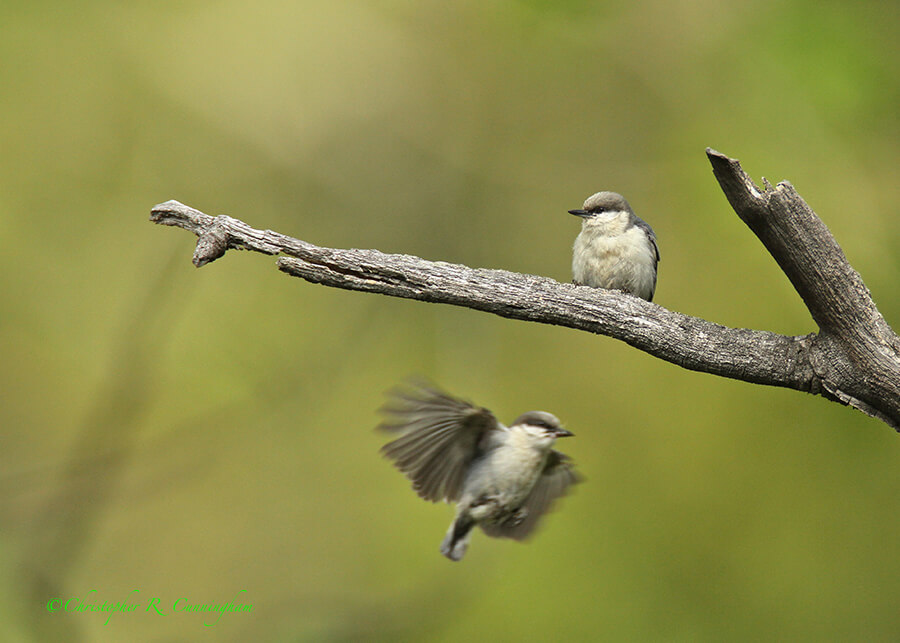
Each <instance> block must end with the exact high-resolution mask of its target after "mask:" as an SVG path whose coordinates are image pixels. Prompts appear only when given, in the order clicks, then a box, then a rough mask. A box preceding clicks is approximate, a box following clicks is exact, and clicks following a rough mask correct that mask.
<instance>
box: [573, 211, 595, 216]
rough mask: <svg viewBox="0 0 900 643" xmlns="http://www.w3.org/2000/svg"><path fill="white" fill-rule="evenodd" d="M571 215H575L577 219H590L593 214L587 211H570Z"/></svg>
mask: <svg viewBox="0 0 900 643" xmlns="http://www.w3.org/2000/svg"><path fill="white" fill-rule="evenodd" d="M569 214H574V215H575V216H576V217H589V216H591V213H590V212H588V211H587V210H569Z"/></svg>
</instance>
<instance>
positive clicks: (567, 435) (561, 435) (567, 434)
mask: <svg viewBox="0 0 900 643" xmlns="http://www.w3.org/2000/svg"><path fill="white" fill-rule="evenodd" d="M554 433H555V434H556V437H558V438H573V437H575V434H574V433H572V432H571V431H566V430H565V429H563V428H562V427H560V428H558V429H556V430H555V431H554Z"/></svg>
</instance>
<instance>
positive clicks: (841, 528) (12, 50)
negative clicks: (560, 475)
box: [0, 0, 900, 641]
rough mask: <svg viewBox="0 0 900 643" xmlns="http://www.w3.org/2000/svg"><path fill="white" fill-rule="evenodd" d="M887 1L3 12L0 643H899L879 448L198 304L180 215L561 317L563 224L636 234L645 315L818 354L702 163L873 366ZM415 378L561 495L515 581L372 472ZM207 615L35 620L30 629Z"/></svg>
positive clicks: (405, 309)
mask: <svg viewBox="0 0 900 643" xmlns="http://www.w3.org/2000/svg"><path fill="white" fill-rule="evenodd" d="M898 13H900V9H898V4H897V3H896V2H863V3H839V2H829V1H826V2H812V1H794V2H749V3H721V2H712V1H707V0H703V1H700V2H660V1H657V2H645V3H633V2H608V3H591V2H586V1H584V0H577V1H570V2H552V3H551V2H542V1H538V0H521V1H512V0H510V1H507V2H489V3H483V2H461V3H445V4H440V3H410V2H400V1H399V0H382V1H378V0H370V1H368V2H366V1H361V2H351V1H346V0H338V1H335V2H328V3H324V2H316V3H312V2H299V3H294V2H277V1H271V2H265V1H264V2H257V3H246V2H187V3H175V2H171V3H149V2H135V3H112V2H86V3H71V2H70V3H64V2H56V3H54V2H30V3H22V2H7V3H4V4H2V5H0V24H2V27H0V31H2V33H3V38H0V59H2V60H3V63H2V65H0V87H2V90H0V113H2V115H3V119H2V121H0V143H2V149H3V155H2V159H0V244H2V252H0V262H2V265H0V288H2V293H3V297H2V300H0V306H2V307H0V357H2V360H3V363H4V364H5V365H6V368H5V369H3V372H2V375H0V378H2V380H0V390H2V391H3V404H2V405H0V426H2V433H0V445H2V449H0V467H2V468H0V470H2V474H0V484H2V490H3V493H2V494H0V498H2V501H0V521H2V522H0V527H2V529H0V573H2V582H0V597H2V599H3V600H2V601H0V638H2V639H4V640H53V641H57V640H73V641H122V640H170V641H181V640H183V641H193V640H203V639H204V638H205V639H208V640H234V641H244V640H261V641H294V640H309V641H324V640H354V641H356V640H391V641H394V640H427V641H457V640H466V639H470V640H590V639H592V640H685V641H698V640H709V641H721V640H729V641H739V640H747V641H758V640H773V639H777V640H792V641H801V640H808V641H822V640H897V639H898V638H900V610H898V609H897V595H898V590H900V555H898V553H897V547H896V544H897V535H898V532H900V493H898V491H900V442H898V436H897V435H896V434H895V433H894V432H892V431H891V430H890V429H888V428H887V427H886V426H885V425H883V424H881V423H879V422H877V421H875V420H871V419H868V418H866V417H864V416H863V415H861V414H859V413H856V412H854V411H851V410H849V409H846V408H843V407H840V406H838V405H836V404H832V403H829V402H826V401H824V400H822V399H821V398H814V397H811V396H804V395H802V394H799V393H795V392H790V391H783V390H775V389H768V388H762V387H755V386H751V385H748V384H743V383H738V382H733V381H727V380H722V379H718V378H714V377H712V376H707V375H700V374H696V373H691V372H687V371H683V370H680V369H678V368H677V367H675V366H672V365H669V364H666V363H663V362H660V361H658V360H655V359H652V358H650V357H649V356H647V355H644V354H642V353H640V352H638V351H635V350H633V349H630V348H629V347H627V346H624V345H622V344H619V343H616V342H614V341H612V340H610V339H607V338H601V337H595V336H590V335H587V334H585V333H578V332H574V331H571V330H565V329H559V328H553V327H542V326H538V325H535V324H526V323H522V322H513V321H509V320H504V319H500V318H495V317H491V316H488V315H485V314H483V313H478V312H474V311H470V310H462V309H455V308H451V307H441V306H434V305H427V304H421V303H417V302H410V301H400V300H393V299H389V298H386V297H379V296H371V295H363V294H358V293H348V292H341V291H335V290H329V289H325V288H321V287H316V286H312V285H309V284H306V283H302V282H300V281H298V280H291V279H288V278H286V277H285V276H283V275H281V274H280V273H278V272H277V271H275V269H274V267H273V264H274V262H273V260H272V259H271V258H266V257H262V256H259V255H249V254H240V253H230V254H229V255H228V256H226V257H225V258H224V259H223V260H221V261H219V262H216V263H215V264H212V265H210V266H208V267H206V268H204V269H203V270H200V271H197V270H196V269H194V268H193V267H192V266H191V265H190V262H189V258H190V253H191V250H192V241H193V239H192V238H191V237H190V235H188V234H186V233H184V232H181V231H177V230H171V229H163V228H160V227H154V226H152V225H150V224H149V223H148V222H147V216H148V213H149V209H150V207H151V206H152V205H154V204H155V203H158V202H161V201H164V200H167V199H170V198H176V199H179V200H181V201H183V202H185V203H188V204H190V205H193V206H195V207H197V208H199V209H201V210H204V211H205V212H208V213H210V214H219V213H227V214H230V215H232V216H235V217H238V218H241V219H243V220H245V221H247V222H248V223H249V224H251V225H253V226H255V227H260V228H271V229H275V230H278V231H280V232H283V233H285V234H290V235H294V236H297V237H300V238H303V239H307V240H309V241H311V242H313V243H318V244H321V245H334V246H338V247H377V248H379V249H381V250H384V251H389V252H404V253H410V254H417V255H420V256H423V257H426V258H429V259H440V260H446V261H454V262H461V263H465V264H467V265H471V266H483V267H496V268H506V269H509V270H516V271H522V272H529V273H536V274H543V275H549V276H552V277H555V278H557V279H560V280H564V281H565V280H568V279H569V261H570V254H569V253H570V251H571V242H572V240H573V239H574V236H575V234H576V233H577V230H578V222H577V221H575V220H573V217H570V216H569V215H567V214H566V210H567V209H569V208H572V207H577V206H579V205H580V203H581V201H582V200H583V199H584V198H585V197H586V196H588V195H589V194H590V193H592V192H594V191H596V190H600V189H613V190H616V191H619V192H622V193H623V194H625V195H626V196H627V197H628V198H629V200H630V201H631V204H632V205H633V206H634V208H635V209H636V211H637V212H638V214H640V215H641V216H642V217H644V218H645V219H647V220H648V221H649V222H650V223H651V224H652V225H653V226H654V228H655V230H656V232H657V235H658V237H659V240H660V247H661V251H662V263H661V264H660V281H659V288H658V291H657V302H658V303H660V304H661V305H663V306H666V307H668V308H672V309H675V310H679V311H683V312H686V313H689V314H693V315H698V316H701V317H705V318H707V319H711V320H713V321H717V322H720V323H723V324H728V325H732V326H743V327H751V328H762V329H769V330H774V331H777V332H782V333H788V334H803V333H807V332H811V331H813V330H815V329H814V326H813V325H812V322H811V320H810V319H809V315H808V313H807V312H806V310H805V308H804V307H803V305H802V303H801V302H800V300H799V298H798V297H797V296H796V294H795V293H794V292H793V290H792V289H791V287H790V284H789V283H788V282H787V279H786V278H785V277H784V275H783V274H782V273H781V272H780V271H779V270H778V268H777V266H776V265H775V264H774V262H773V261H772V260H771V258H770V257H769V256H768V255H767V254H766V252H765V250H764V249H763V248H762V246H761V245H760V243H759V242H758V241H757V240H756V239H755V238H754V237H753V235H752V234H751V233H750V232H749V231H748V230H747V229H746V228H745V227H744V226H743V224H741V222H740V221H739V220H738V219H737V217H736V216H735V215H734V213H733V212H731V210H730V209H729V208H728V206H727V203H726V202H725V199H724V197H723V196H722V194H721V192H720V191H719V189H718V187H717V185H716V183H715V181H714V179H713V178H712V174H711V172H710V169H709V166H708V163H707V161H706V159H705V157H704V154H703V150H704V148H705V147H706V146H712V147H714V148H716V149H718V150H720V151H722V152H723V153H726V154H729V155H732V156H736V157H738V158H740V159H741V161H742V162H743V165H744V167H745V169H746V170H747V171H748V172H750V173H751V175H753V176H754V177H757V178H759V177H760V176H761V175H765V176H766V177H767V178H768V179H769V180H771V181H772V182H773V183H774V182H776V181H779V180H782V179H789V180H790V181H791V182H792V183H793V184H794V185H795V186H796V187H797V188H798V190H799V192H800V193H801V194H802V195H803V196H804V197H805V198H806V199H807V201H808V202H809V203H810V205H811V206H812V207H813V208H814V209H815V210H816V211H817V212H818V213H819V215H820V216H821V217H822V218H823V219H824V220H825V222H826V223H827V224H828V225H829V227H830V228H831V230H832V231H833V232H834V234H835V236H836V237H837V239H838V241H839V242H840V243H841V245H842V246H843V248H844V250H845V252H846V253H847V255H848V257H849V258H850V260H851V262H852V263H853V265H854V266H855V267H856V269H857V270H858V271H859V272H860V273H861V274H862V276H863V278H864V279H865V281H866V283H867V285H868V286H869V288H870V289H871V290H872V293H873V295H874V297H875V300H876V302H877V303H878V305H879V307H880V309H881V311H882V313H883V314H884V315H885V317H886V318H887V319H888V321H889V322H891V323H892V324H893V325H894V327H895V328H897V327H898V325H900V305H898V298H897V284H898V281H900V260H898V257H900V252H898V241H900V227H898V223H897V216H896V214H897V206H896V204H897V203H898V200H900V199H898V197H900V194H898V185H900V181H898V171H897V146H898V142H900V137H898V118H897V105H898V104H900V91H898V90H900V82H898V72H897V59H898V58H897V54H898V50H897V45H896V42H897V30H898V26H900V20H898V18H900V16H898ZM410 373H420V374H423V375H426V376H428V377H430V378H432V379H433V380H435V381H436V382H438V383H440V384H441V385H442V386H444V387H446V388H447V389H448V390H450V391H453V392H456V393H458V394H460V395H463V396H467V397H469V398H470V399H473V400H475V401H476V402H478V403H480V404H483V405H486V406H489V407H490V408H492V409H494V410H495V411H496V412H497V414H498V415H499V416H500V417H501V418H505V419H511V418H512V417H514V416H515V415H517V414H519V413H520V412H522V411H525V410H529V409H532V408H538V409H547V410H550V411H553V412H554V413H556V414H557V415H559V416H560V417H561V418H563V420H564V421H565V422H566V424H567V426H568V427H569V428H570V429H572V430H573V431H574V432H575V433H576V434H577V438H576V439H574V440H573V441H571V442H567V443H566V444H565V447H566V450H567V452H569V453H570V454H571V455H572V456H573V457H574V458H575V459H576V460H577V462H578V464H579V466H580V469H581V471H582V472H583V473H584V474H585V476H586V478H587V482H585V484H583V485H581V486H580V487H579V488H578V489H577V491H576V493H575V494H574V495H573V496H571V497H569V498H566V499H565V500H564V501H563V502H562V503H561V506H560V507H559V510H558V511H557V512H555V513H554V514H553V515H551V516H550V517H549V519H548V520H547V521H546V522H545V524H544V526H543V529H542V530H541V531H540V532H539V533H538V535H537V537H536V538H535V539H534V540H533V541H532V542H530V543H528V544H527V545H519V544H516V543H510V542H497V541H489V540H488V539H486V538H484V537H481V536H480V535H476V537H475V538H474V542H473V545H472V548H471V551H470V553H469V555H468V556H467V558H466V560H465V561H464V562H463V563H461V564H459V565H453V564H450V563H449V562H448V561H446V560H444V559H442V558H441V557H440V556H439V555H438V550H437V549H438V543H439V542H440V539H441V537H442V535H443V531H444V529H445V528H446V525H447V523H448V522H449V520H450V517H451V512H450V510H449V509H448V508H446V507H443V506H432V505H428V504H426V503H423V502H421V501H419V500H417V499H416V498H415V497H414V495H413V494H412V493H411V492H410V491H409V490H408V484H407V482H406V481H405V480H404V479H403V478H402V477H401V476H400V475H399V474H398V473H397V472H396V471H394V470H392V469H391V468H390V466H389V465H388V463H387V462H386V461H384V460H382V459H381V458H380V457H379V456H378V454H377V450H378V447H379V446H380V444H381V443H382V442H383V437H382V436H379V435H377V434H375V433H374V432H372V431H371V430H370V429H371V427H372V426H374V425H375V424H376V422H377V421H378V418H377V415H376V409H377V408H378V406H379V405H380V404H381V401H382V392H383V391H384V390H385V389H387V388H389V387H390V386H392V385H393V384H394V383H396V382H397V381H399V380H401V379H402V378H403V377H405V376H406V375H408V374H410ZM91 589H96V590H97V595H98V596H99V597H100V598H101V599H107V600H111V601H116V600H122V599H125V598H128V597H129V595H130V592H132V590H134V589H139V590H140V593H139V596H140V597H141V600H144V599H146V598H148V597H151V596H160V597H162V598H163V600H164V602H166V603H171V602H173V601H174V600H175V599H176V598H178V597H181V596H184V597H187V598H189V599H191V600H192V601H193V602H224V601H227V600H229V599H231V598H232V597H233V596H234V595H235V594H236V593H237V592H238V591H239V590H240V589H246V590H248V596H249V598H248V600H249V602H252V603H253V604H254V606H255V607H254V612H253V614H252V615H249V616H248V615H242V614H235V615H226V616H224V617H223V618H222V619H221V620H220V621H219V622H218V623H217V624H216V626H215V627H213V628H205V627H203V626H202V625H201V620H202V619H201V618H200V617H197V616H194V615H186V614H169V615H168V616H167V617H159V616H154V615H152V614H146V613H142V614H125V615H113V617H112V618H111V620H110V622H109V624H107V625H104V624H103V621H104V619H103V618H102V617H101V616H99V615H96V614H56V615H50V614H48V613H47V612H46V611H45V610H44V609H43V607H44V604H45V603H46V601H47V600H48V599H50V598H52V597H54V596H63V597H68V596H87V595H88V592H89V590H91Z"/></svg>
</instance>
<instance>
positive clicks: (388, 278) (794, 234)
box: [150, 149, 900, 431]
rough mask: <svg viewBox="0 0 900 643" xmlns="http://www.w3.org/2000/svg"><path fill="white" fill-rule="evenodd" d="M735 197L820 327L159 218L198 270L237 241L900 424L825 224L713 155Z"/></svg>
mask: <svg viewBox="0 0 900 643" xmlns="http://www.w3.org/2000/svg"><path fill="white" fill-rule="evenodd" d="M707 155H708V156H709V159H710V162H711V163H712V166H713V172H714V174H715V176H716V179H717V180H718V181H719V184H720V185H721V187H722V190H723V191H724V192H725V195H726V197H727V198H728V201H729V203H730V204H731V206H732V208H734V210H735V212H737V214H738V216H739V217H740V218H741V219H742V220H743V221H744V222H745V223H746V224H747V225H748V226H749V227H750V229H751V230H752V231H753V232H754V234H756V236H757V237H759V239H760V240H761V241H762V242H763V245H764V246H765V247H766V249H767V250H768V251H769V253H770V254H771V255H772V256H773V257H774V259H775V260H776V261H777V262H778V265H779V266H780V267H781V269H782V270H783V271H784V272H785V274H786V275H787V276H788V278H789V279H790V280H791V283H792V284H793V285H794V287H795V288H796V290H797V292H798V293H799V294H800V296H801V297H802V299H803V301H804V302H805V304H806V306H807V308H809V311H810V314H811V315H812V317H813V320H814V321H815V322H816V324H817V325H818V326H819V332H818V333H810V334H809V335H803V336H795V337H789V336H785V335H779V334H776V333H771V332H767V331H758V330H747V329H743V328H728V327H725V326H721V325H719V324H715V323H712V322H709V321H706V320H703V319H699V318H697V317H691V316H689V315H684V314H682V313H678V312H674V311H671V310H667V309H665V308H662V307H661V306H658V305H656V304H653V303H649V302H646V301H644V300H642V299H639V298H637V297H632V296H630V295H625V294H623V293H620V292H616V291H608V290H600V289H594V288H588V287H583V286H574V285H572V284H563V283H559V282H557V281H555V280H553V279H549V278H547V277H539V276H535V275H524V274H519V273H513V272H507V271H505V270H486V269H473V268H468V267H466V266H462V265H458V264H450V263H444V262H440V261H436V262H434V261H426V260H425V259H420V258H419V257H414V256H410V255H395V254H384V253H382V252H379V251H377V250H358V249H350V250H342V249H335V248H322V247H319V246H315V245H312V244H310V243H307V242H305V241H301V240H299V239H294V238H292V237H288V236H285V235H282V234H279V233H277V232H272V231H271V230H256V229H254V228H251V227H250V226H248V225H247V224H246V223H243V222H242V221H238V220H237V219H233V218H231V217H228V216H225V215H221V216H217V217H212V216H209V215H207V214H203V213H202V212H200V211H198V210H195V209H193V208H190V207H188V206H186V205H183V204H181V203H178V202H177V201H167V202H165V203H162V204H160V205H158V206H156V207H155V208H153V211H152V213H151V215H150V219H151V220H152V221H154V222H156V223H160V224H163V225H172V226H177V227H180V228H184V229H185V230H189V231H191V232H193V233H194V234H195V235H197V236H198V237H199V239H198V241H197V248H196V250H195V252H194V258H193V261H194V264H195V265H196V266H198V267H200V266H203V265H205V264H207V263H209V262H210V261H213V260H215V259H217V258H219V257H221V256H222V255H223V254H225V252H226V250H228V249H232V248H237V249H244V250H255V251H257V252H262V253H265V254H270V255H275V254H283V255H286V256H284V257H281V258H280V259H279V260H278V268H279V269H280V270H282V271H283V272H286V273H288V274H290V275H293V276H296V277H302V278H303V279H305V280H307V281H310V282H313V283H318V284H323V285H326V286H332V287H336V288H345V289H349V290H360V291H365V292H374V293H380V294H384V295H391V296H394V297H404V298H407V299H418V300H420V301H428V302H433V303H444V304H453V305H456V306H465V307H468V308H474V309H476V310H483V311H486V312H490V313H494V314H496V315H500V316H501V317H509V318H511V319H521V320H525V321H535V322H541V323H545V324H554V325H558V326H567V327H569V328H576V329H579V330H585V331H589V332H592V333H597V334H599V335H607V336H609V337H613V338H616V339H619V340H622V341H624V342H626V343H628V344H630V345H632V346H634V347H635V348H639V349H640V350H643V351H645V352H647V353H649V354H651V355H653V356H655V357H658V358H660V359H663V360H666V361H668V362H672V363H673V364H677V365H679V366H682V367H684V368H687V369H691V370H695V371H701V372H705V373H712V374H714V375H721V376H723V377H730V378H733V379H738V380H743V381H746V382H754V383H757V384H768V385H771V386H783V387H786V388H791V389H795V390H798V391H806V392H809V393H813V394H817V395H822V396H823V397H826V398H828V399H830V400H833V401H837V402H840V403H842V404H849V405H850V406H853V407H855V408H857V409H860V410H861V411H864V412H865V413H867V414H869V415H871V416H873V417H877V418H879V419H881V420H883V421H884V422H886V423H887V424H889V425H890V426H891V427H893V428H894V429H896V430H898V431H900V338H898V336H897V335H896V334H895V333H894V331H893V330H892V329H891V327H890V326H889V325H888V324H887V322H886V321H885V320H884V318H883V317H882V316H881V314H880V313H879V312H878V309H877V308H876V306H875V303H874V302H873V301H872V297H871V295H870V293H869V291H868V289H867V288H866V287H865V284H864V283H863V282H862V279H861V278H860V276H859V274H858V273H857V272H856V271H855V270H854V269H853V267H852V266H850V263H849V262H848V261H847V258H846V257H845V256H844V253H843V251H842V250H841V248H840V246H839V245H838V244H837V241H835V239H834V237H833V236H832V235H831V233H830V232H829V231H828V228H827V227H826V226H825V224H824V223H823V222H822V220H821V219H819V217H818V216H816V214H815V212H813V211H812V210H811V209H810V208H809V206H808V205H807V204H806V203H805V202H804V201H803V199H802V198H801V197H800V195H799V194H797V192H796V191H795V190H794V188H793V186H791V184H790V183H788V182H782V183H779V184H778V185H777V186H776V187H774V188H773V187H772V186H771V185H769V184H768V182H766V183H765V188H764V189H760V188H759V187H757V186H756V185H754V184H753V181H752V180H751V179H750V177H749V176H748V175H747V174H746V173H745V172H744V171H743V170H742V169H741V167H740V164H739V163H738V161H736V160H734V159H730V158H728V157H726V156H723V155H721V154H719V153H718V152H715V151H713V150H711V149H708V150H707Z"/></svg>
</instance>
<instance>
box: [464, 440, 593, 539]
mask: <svg viewBox="0 0 900 643" xmlns="http://www.w3.org/2000/svg"><path fill="white" fill-rule="evenodd" d="M580 481H581V476H579V475H578V474H577V473H575V469H574V468H573V465H572V460H571V459H569V457H568V456H567V455H564V454H562V453H560V452H559V451H551V452H550V455H549V457H548V458H547V464H546V465H544V472H543V473H542V474H541V477H540V478H538V481H537V482H536V483H535V485H534V488H533V489H532V490H531V493H530V494H529V495H528V497H527V498H526V499H525V502H524V504H523V505H522V509H524V510H525V516H524V517H523V518H522V519H521V520H518V521H517V520H508V521H506V522H503V523H499V524H490V523H481V527H482V529H484V532H485V533H486V534H488V535H489V536H493V537H494V538H512V539H513V540H524V539H525V538H527V537H528V535H529V534H530V533H531V532H532V531H534V528H535V527H536V526H537V523H538V520H539V519H540V517H541V516H542V515H543V514H545V513H547V512H548V511H549V510H550V508H551V506H552V505H553V501H554V500H556V499H557V498H559V497H560V496H562V495H565V493H566V490H567V489H568V488H569V486H571V485H573V484H575V483H577V482H580Z"/></svg>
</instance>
